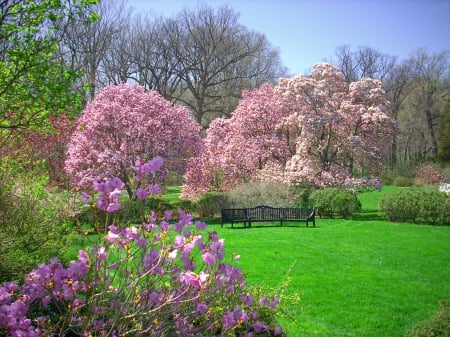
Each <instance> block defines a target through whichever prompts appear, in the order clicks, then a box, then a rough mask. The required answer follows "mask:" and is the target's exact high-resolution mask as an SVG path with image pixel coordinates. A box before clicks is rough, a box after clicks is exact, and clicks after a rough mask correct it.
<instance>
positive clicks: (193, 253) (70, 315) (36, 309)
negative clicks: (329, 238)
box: [0, 159, 282, 337]
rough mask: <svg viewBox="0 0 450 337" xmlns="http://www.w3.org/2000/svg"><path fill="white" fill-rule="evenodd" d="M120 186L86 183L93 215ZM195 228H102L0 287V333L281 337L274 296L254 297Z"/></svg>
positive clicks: (156, 222) (165, 222) (212, 240)
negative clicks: (83, 245) (70, 257)
mask: <svg viewBox="0 0 450 337" xmlns="http://www.w3.org/2000/svg"><path fill="white" fill-rule="evenodd" d="M160 162H161V161H160V160H159V159H157V160H156V161H150V162H149V165H147V166H145V164H142V165H137V166H138V167H139V168H140V170H137V174H140V173H142V174H144V173H145V174H151V173H154V171H155V170H157V169H158V168H159V167H160ZM138 179H139V177H138ZM121 188H123V183H122V182H121V181H120V180H119V179H105V180H103V181H101V182H96V183H95V189H96V190H97V191H98V192H100V197H99V198H98V200H97V201H96V203H97V205H98V208H99V210H102V211H104V212H111V211H113V210H114V209H115V208H116V207H118V199H117V198H116V196H117V194H118V191H120V189H121ZM84 198H85V199H89V198H90V196H88V195H86V194H85V195H84ZM99 200H100V201H99ZM115 205H117V206H115ZM205 228H206V224H205V223H204V222H201V221H194V219H193V217H192V215H191V214H189V213H186V212H184V211H183V210H178V212H175V213H172V212H169V211H166V212H164V214H163V215H162V216H160V217H158V215H157V214H156V213H154V212H153V213H152V214H151V216H150V217H149V218H148V221H146V222H143V223H141V224H140V225H135V226H124V227H122V226H120V224H118V223H116V224H111V225H109V227H108V232H107V233H106V235H105V236H104V238H103V240H102V241H99V242H98V243H97V244H96V245H94V246H93V247H91V248H89V249H86V250H81V251H80V252H79V255H78V260H77V261H72V262H71V263H70V264H69V265H68V266H67V267H64V266H63V265H62V264H61V263H60V262H59V260H58V259H56V258H55V259H52V260H51V261H50V263H48V264H41V265H40V266H39V267H38V268H37V269H35V270H33V271H31V272H30V273H29V274H27V275H26V277H25V280H24V284H23V285H21V286H19V285H17V284H14V283H7V284H4V285H2V286H1V287H0V334H1V333H5V334H6V335H11V336H33V337H34V336H36V337H37V336H54V335H58V336H59V335H77V336H84V335H85V336H122V335H130V336H137V335H151V336H219V335H220V336H228V335H230V336H231V335H233V336H246V337H252V336H277V335H281V334H282V331H281V329H280V328H279V327H277V326H275V325H274V319H273V317H274V310H273V309H274V308H275V307H276V306H277V304H278V299H276V298H270V299H268V298H266V297H263V298H261V299H257V298H254V295H253V293H252V291H251V289H250V288H249V287H247V285H246V283H245V278H244V275H243V273H242V271H241V270H240V269H239V268H236V267H235V266H233V265H232V264H230V263H226V262H225V251H224V240H223V239H220V238H219V237H218V235H217V234H216V233H215V232H209V233H208V232H205ZM270 313H271V314H270Z"/></svg>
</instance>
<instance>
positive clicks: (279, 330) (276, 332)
mask: <svg viewBox="0 0 450 337" xmlns="http://www.w3.org/2000/svg"><path fill="white" fill-rule="evenodd" d="M273 334H274V335H275V336H279V335H281V328H280V327H279V326H276V327H275V328H274V329H273Z"/></svg>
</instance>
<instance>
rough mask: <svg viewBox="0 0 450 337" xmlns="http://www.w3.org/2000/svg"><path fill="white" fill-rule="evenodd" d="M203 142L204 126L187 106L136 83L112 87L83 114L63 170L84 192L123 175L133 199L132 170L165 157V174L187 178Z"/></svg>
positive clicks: (100, 94)
mask: <svg viewBox="0 0 450 337" xmlns="http://www.w3.org/2000/svg"><path fill="white" fill-rule="evenodd" d="M201 144H202V140H201V137H200V126H199V125H198V124H197V123H195V122H194V121H193V120H192V118H191V117H190V115H189V112H188V110H187V109H186V108H184V107H181V106H177V105H173V104H172V103H170V102H168V101H167V100H165V99H164V98H163V97H161V96H160V95H159V94H158V93H157V92H156V91H152V90H150V91H146V90H145V89H144V88H143V87H142V86H139V85H138V84H131V85H130V84H121V85H116V86H108V87H105V88H104V89H103V90H102V91H101V92H100V93H99V94H98V95H97V96H96V97H95V99H94V100H93V101H92V102H91V103H90V104H88V105H87V107H86V108H85V109H84V110H83V112H82V115H81V117H80V118H79V120H78V128H77V130H76V131H75V132H74V133H73V135H72V137H71V140H70V142H69V145H68V150H67V158H66V161H65V171H66V172H67V173H68V175H69V177H70V178H71V181H72V183H73V185H74V186H76V187H80V188H84V189H89V188H91V186H92V183H93V181H94V180H96V179H97V180H99V181H101V180H102V179H104V178H105V177H111V176H116V177H119V178H120V179H121V180H122V181H123V182H124V184H125V188H126V189H127V190H128V194H129V196H130V197H132V196H133V190H132V186H131V185H130V184H131V182H132V181H134V180H133V178H134V174H135V173H134V168H135V167H136V166H139V165H140V163H141V162H146V161H147V160H148V159H149V158H154V157H158V156H160V157H164V158H165V163H164V167H165V170H166V171H165V173H167V172H169V171H173V172H177V173H179V174H183V173H184V170H185V167H186V162H187V160H188V159H189V158H190V157H192V156H194V155H197V154H198V152H199V150H200V147H201ZM136 190H137V189H135V191H136ZM141 192H142V191H141Z"/></svg>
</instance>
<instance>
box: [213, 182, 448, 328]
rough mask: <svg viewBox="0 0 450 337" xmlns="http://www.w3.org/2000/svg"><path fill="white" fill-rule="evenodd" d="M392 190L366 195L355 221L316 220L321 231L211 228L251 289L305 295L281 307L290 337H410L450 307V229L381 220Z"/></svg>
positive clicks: (297, 227)
mask: <svg viewBox="0 0 450 337" xmlns="http://www.w3.org/2000/svg"><path fill="white" fill-rule="evenodd" d="M393 190H395V188H393V187H388V188H387V189H383V191H382V192H381V193H380V192H370V193H363V194H361V195H360V200H361V201H362V204H363V211H362V213H361V214H358V215H356V216H355V219H354V220H343V219H318V220H317V223H316V225H317V228H306V227H304V224H295V223H291V224H288V225H287V226H284V227H277V226H275V224H258V225H256V226H253V227H252V228H249V229H243V228H239V226H235V229H231V226H230V225H225V226H224V228H221V227H220V225H219V221H218V220H217V219H211V220H210V221H207V222H208V223H210V227H209V230H215V231H217V232H218V233H219V236H220V237H222V238H224V239H225V242H226V243H225V247H226V252H227V254H229V255H231V254H239V255H240V256H241V259H240V261H239V262H238V265H239V267H241V268H242V269H243V270H244V271H245V272H246V274H247V281H248V283H249V284H251V285H255V286H256V285H262V286H263V287H264V288H266V289H271V288H275V287H278V286H280V285H281V284H282V283H283V282H284V281H286V280H288V279H289V280H290V282H289V285H288V288H287V289H286V290H285V294H287V295H289V294H294V293H300V295H301V296H300V301H299V302H298V303H295V302H293V301H285V303H283V302H282V303H281V308H282V309H283V314H284V315H283V317H280V322H281V323H282V326H283V327H284V328H285V329H286V330H287V331H288V332H289V336H293V337H297V336H320V337H325V336H330V337H331V336H333V337H339V336H355V337H356V336H358V337H369V336H373V337H395V336H404V334H405V333H406V332H407V331H408V330H409V329H410V328H411V327H412V326H413V325H415V324H416V323H417V322H419V321H422V320H424V319H426V318H428V317H429V316H430V315H432V314H433V313H434V312H435V311H436V309H437V308H438V302H439V300H440V299H444V298H448V299H450V227H433V226H425V225H413V224H395V223H389V222H387V221H383V220H380V216H379V215H378V214H377V210H376V208H377V203H378V199H379V198H380V197H381V196H382V195H383V194H384V193H387V192H389V191H393ZM289 225H290V226H289ZM236 227H238V228H236Z"/></svg>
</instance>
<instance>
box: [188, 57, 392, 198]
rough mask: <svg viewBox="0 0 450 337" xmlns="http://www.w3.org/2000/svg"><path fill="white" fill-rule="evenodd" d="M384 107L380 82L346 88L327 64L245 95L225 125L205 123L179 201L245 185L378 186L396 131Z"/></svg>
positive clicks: (374, 81)
mask: <svg viewBox="0 0 450 337" xmlns="http://www.w3.org/2000/svg"><path fill="white" fill-rule="evenodd" d="M388 104H389V102H388V101H387V99H386V96H385V93H384V91H383V89H382V86H381V83H380V82H379V81H376V80H372V79H362V80H360V81H357V82H354V83H351V84H350V85H349V84H348V83H347V82H346V80H345V77H344V75H343V74H342V73H341V72H340V70H339V69H338V68H336V67H334V66H332V65H331V64H319V65H316V66H315V67H314V69H313V71H312V73H311V74H310V75H308V76H298V77H293V78H287V79H282V80H281V81H280V83H279V84H278V85H277V86H275V87H272V86H270V85H263V86H262V87H260V88H259V89H255V90H253V91H249V92H246V93H244V95H243V98H242V100H241V101H240V103H239V105H238V107H237V109H236V110H235V112H234V114H233V116H232V117H231V118H230V119H229V120H216V121H214V122H213V123H212V124H211V126H210V128H209V130H208V133H207V138H206V140H205V147H204V151H203V152H202V154H201V162H202V170H196V165H197V163H198V160H192V161H191V165H190V166H189V168H188V170H187V174H186V182H185V185H184V186H183V194H182V196H183V197H186V198H196V197H198V196H199V195H201V194H202V193H205V192H207V191H210V190H229V189H231V188H233V187H234V186H236V185H237V184H239V183H242V182H246V181H250V180H270V181H274V180H275V181H278V182H282V183H285V184H289V185H309V186H311V185H313V186H319V187H320V186H355V185H364V186H367V185H378V184H379V179H378V177H379V176H380V174H381V172H382V169H383V167H384V164H385V162H386V160H387V156H386V149H387V148H389V146H390V144H391V141H392V137H393V133H394V130H395V122H394V121H393V120H392V119H391V118H389V116H388V115H387V107H388ZM218 175H219V177H220V179H217V176H218ZM212 182H216V183H217V182H219V183H220V185H219V186H218V185H217V184H213V183H212Z"/></svg>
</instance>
